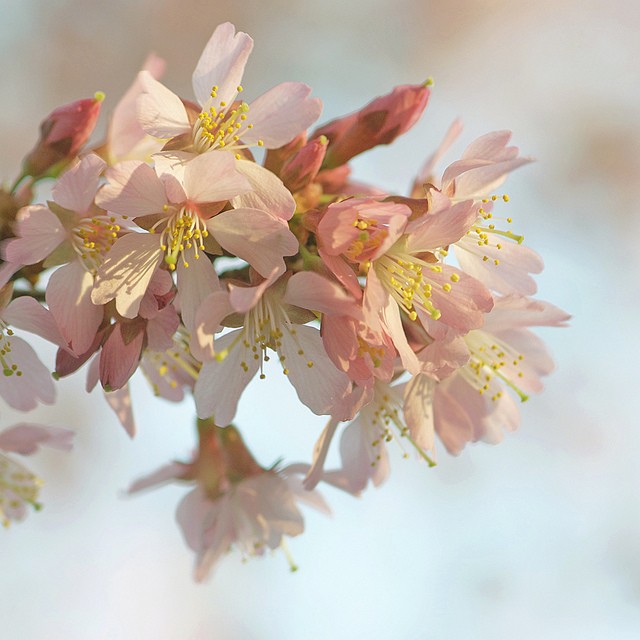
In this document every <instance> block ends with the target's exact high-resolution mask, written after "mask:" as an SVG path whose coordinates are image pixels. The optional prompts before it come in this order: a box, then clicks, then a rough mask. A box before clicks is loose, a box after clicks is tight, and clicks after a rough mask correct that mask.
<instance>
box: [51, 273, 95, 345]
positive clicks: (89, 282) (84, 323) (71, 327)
mask: <svg viewBox="0 0 640 640" xmlns="http://www.w3.org/2000/svg"><path fill="white" fill-rule="evenodd" d="M92 289H93V276H92V275H91V274H90V273H89V272H88V271H86V269H85V268H84V267H83V266H82V264H80V262H78V261H74V262H71V263H69V264H68V265H65V266H63V267H60V268H59V269H57V270H56V271H54V273H53V274H52V275H51V278H50V279H49V283H48V284H47V291H46V300H47V304H48V305H49V310H50V311H51V313H52V314H53V317H54V318H55V320H56V323H57V325H58V327H59V328H60V333H62V336H63V337H64V339H65V340H66V342H67V344H68V345H69V346H70V348H71V349H72V350H73V351H74V353H76V354H78V355H79V354H81V353H84V352H85V351H86V350H87V349H88V348H89V347H90V346H91V343H92V342H93V339H94V338H95V335H96V333H97V331H98V327H99V326H100V324H101V323H102V320H103V318H104V309H103V308H102V306H99V305H95V304H93V302H91V291H92Z"/></svg>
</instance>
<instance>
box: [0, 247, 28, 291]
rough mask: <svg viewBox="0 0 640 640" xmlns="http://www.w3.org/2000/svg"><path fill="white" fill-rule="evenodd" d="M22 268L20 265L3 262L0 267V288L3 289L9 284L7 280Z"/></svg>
mask: <svg viewBox="0 0 640 640" xmlns="http://www.w3.org/2000/svg"><path fill="white" fill-rule="evenodd" d="M1 251H2V246H1V244H0V252H1ZM22 266H23V265H21V264H20V263H17V264H16V263H13V262H5V263H4V264H3V265H2V266H0V287H4V285H5V284H7V282H9V280H11V278H12V277H13V274H14V273H16V271H20V269H22Z"/></svg>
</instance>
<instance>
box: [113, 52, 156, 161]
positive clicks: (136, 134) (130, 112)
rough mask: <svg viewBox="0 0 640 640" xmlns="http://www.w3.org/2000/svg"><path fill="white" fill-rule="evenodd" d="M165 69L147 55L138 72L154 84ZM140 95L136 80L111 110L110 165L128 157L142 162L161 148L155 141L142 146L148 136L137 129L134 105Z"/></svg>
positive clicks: (135, 106)
mask: <svg viewBox="0 0 640 640" xmlns="http://www.w3.org/2000/svg"><path fill="white" fill-rule="evenodd" d="M165 66H166V65H165V62H164V60H163V59H162V58H159V57H158V56H157V55H155V54H154V53H151V54H149V56H147V59H146V60H145V62H144V65H143V67H142V68H143V70H146V71H148V72H149V73H150V74H151V76H152V77H153V78H155V79H156V80H157V79H158V78H160V76H161V75H162V74H163V73H164V69H165ZM141 93H142V83H141V82H140V79H139V78H138V77H136V79H135V80H134V82H133V84H132V85H131V86H130V87H129V89H128V90H127V92H126V93H125V94H124V96H122V98H121V99H120V102H118V104H117V105H116V106H115V108H114V110H113V115H112V117H111V122H110V123H109V132H108V135H107V139H108V142H109V153H110V156H111V160H110V164H115V163H116V162H118V161H120V160H126V159H128V157H130V156H138V159H140V160H142V158H143V157H144V156H145V155H148V154H149V153H152V152H153V151H160V148H161V147H162V143H161V142H158V141H156V140H154V141H153V143H151V144H145V138H148V136H147V135H146V134H145V132H144V130H143V129H142V127H141V126H140V122H139V121H138V115H137V101H138V97H139V96H140V94H141Z"/></svg>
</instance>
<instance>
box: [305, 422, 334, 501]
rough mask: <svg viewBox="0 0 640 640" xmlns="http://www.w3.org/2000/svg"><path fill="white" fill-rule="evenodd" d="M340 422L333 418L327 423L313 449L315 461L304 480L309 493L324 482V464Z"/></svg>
mask: <svg viewBox="0 0 640 640" xmlns="http://www.w3.org/2000/svg"><path fill="white" fill-rule="evenodd" d="M338 424H340V421H339V420H337V419H336V418H331V420H329V422H328V423H327V426H326V427H325V428H324V429H323V430H322V433H321V434H320V437H319V438H318V440H317V441H316V443H315V445H314V447H313V461H312V462H311V466H310V467H309V470H308V471H307V475H306V476H305V478H304V482H303V484H304V488H305V489H306V490H307V491H311V489H313V488H315V486H316V485H317V484H318V482H320V480H322V474H323V472H324V463H325V461H326V459H327V454H328V453H329V446H330V445H331V441H332V440H333V436H334V435H335V432H336V429H337V428H338Z"/></svg>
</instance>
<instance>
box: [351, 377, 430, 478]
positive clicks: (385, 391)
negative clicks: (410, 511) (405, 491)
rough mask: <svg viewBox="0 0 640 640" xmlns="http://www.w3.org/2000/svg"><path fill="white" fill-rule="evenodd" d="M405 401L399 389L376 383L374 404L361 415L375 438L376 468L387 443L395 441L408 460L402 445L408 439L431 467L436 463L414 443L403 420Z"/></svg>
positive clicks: (374, 459) (373, 460)
mask: <svg viewBox="0 0 640 640" xmlns="http://www.w3.org/2000/svg"><path fill="white" fill-rule="evenodd" d="M403 404H404V400H403V399H402V397H401V396H400V394H398V392H397V389H395V388H394V387H390V386H388V385H387V384H385V383H380V382H376V390H375V396H374V399H373V400H372V402H371V403H370V404H369V405H367V406H366V407H365V408H364V409H363V410H362V411H361V413H360V416H361V418H362V419H363V420H364V421H365V422H366V423H367V425H368V427H369V430H370V433H371V434H372V435H373V436H374V438H373V440H372V441H371V446H372V447H373V448H374V449H375V450H376V451H375V453H374V456H373V459H372V461H371V466H372V467H375V466H376V464H377V463H378V462H379V461H380V459H381V458H382V455H381V453H380V449H381V447H382V446H383V445H384V443H385V442H391V441H392V440H395V441H396V442H397V443H398V445H399V446H400V448H401V449H402V453H403V457H404V458H408V457H409V453H408V452H407V451H406V449H405V448H404V446H403V444H402V440H403V439H406V440H407V441H408V442H409V443H410V444H411V446H412V447H413V448H414V449H415V450H416V451H417V452H418V453H419V454H420V456H421V457H422V458H423V459H424V460H426V461H427V463H428V464H429V466H430V467H432V466H435V462H434V461H433V460H432V459H431V458H430V457H429V456H428V455H427V454H426V453H425V452H424V451H423V450H422V449H421V448H420V447H419V446H418V445H417V444H416V443H415V442H414V440H413V438H412V437H411V434H410V433H409V427H407V425H406V422H405V421H404V418H403Z"/></svg>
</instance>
